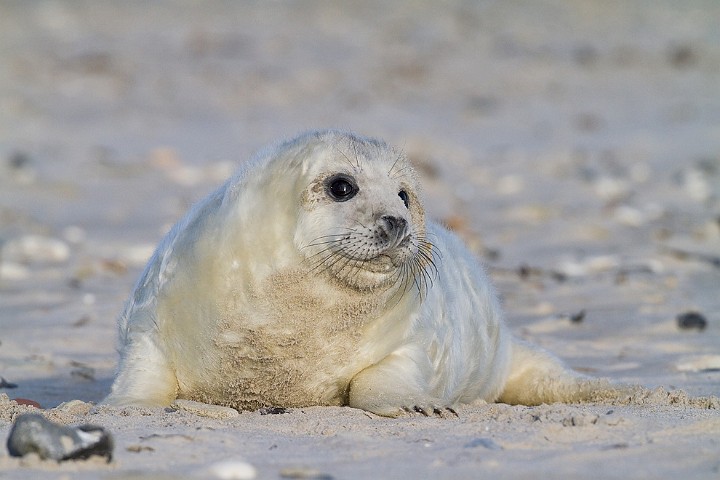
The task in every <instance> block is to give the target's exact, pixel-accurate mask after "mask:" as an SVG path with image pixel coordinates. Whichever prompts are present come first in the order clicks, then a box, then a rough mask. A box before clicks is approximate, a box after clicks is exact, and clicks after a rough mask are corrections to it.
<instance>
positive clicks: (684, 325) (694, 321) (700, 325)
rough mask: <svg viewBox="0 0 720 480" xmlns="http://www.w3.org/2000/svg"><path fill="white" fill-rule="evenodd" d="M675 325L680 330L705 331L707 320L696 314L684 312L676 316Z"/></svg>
mask: <svg viewBox="0 0 720 480" xmlns="http://www.w3.org/2000/svg"><path fill="white" fill-rule="evenodd" d="M677 324H678V327H679V328H680V329H681V330H701V331H702V330H705V327H707V320H706V319H705V316H704V315H702V314H700V313H698V312H686V313H683V314H680V315H678V316H677Z"/></svg>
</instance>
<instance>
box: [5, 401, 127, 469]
mask: <svg viewBox="0 0 720 480" xmlns="http://www.w3.org/2000/svg"><path fill="white" fill-rule="evenodd" d="M7 448H8V451H9V452H10V455H12V456H13V457H22V456H25V455H27V454H28V453H37V454H38V455H39V456H40V458H42V459H52V460H57V461H58V462H61V461H63V460H76V459H86V458H89V457H91V456H93V455H98V456H101V457H105V458H106V459H107V461H108V463H109V462H110V461H111V460H112V450H113V440H112V436H111V435H110V433H109V432H107V431H106V430H105V429H104V428H102V427H97V426H94V425H81V426H79V427H66V426H64V425H59V424H57V423H53V422H51V421H50V420H47V419H46V418H45V417H43V416H42V415H40V414H37V413H26V414H23V415H18V417H17V418H16V419H15V423H14V424H13V426H12V429H11V430H10V435H9V436H8V441H7Z"/></svg>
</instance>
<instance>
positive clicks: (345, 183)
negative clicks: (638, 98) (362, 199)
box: [326, 175, 360, 202]
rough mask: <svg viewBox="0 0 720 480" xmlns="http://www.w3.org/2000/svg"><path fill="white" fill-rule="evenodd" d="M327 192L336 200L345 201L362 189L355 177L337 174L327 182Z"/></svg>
mask: <svg viewBox="0 0 720 480" xmlns="http://www.w3.org/2000/svg"><path fill="white" fill-rule="evenodd" d="M326 190H327V193H328V195H329V196H330V198H332V199H333V200H335V201H336V202H345V201H347V200H350V199H351V198H352V197H354V196H355V195H356V194H357V193H358V191H359V190H360V189H359V188H358V186H357V184H356V183H355V179H354V178H352V177H350V176H348V175H336V176H334V177H332V178H330V180H328V182H327V187H326Z"/></svg>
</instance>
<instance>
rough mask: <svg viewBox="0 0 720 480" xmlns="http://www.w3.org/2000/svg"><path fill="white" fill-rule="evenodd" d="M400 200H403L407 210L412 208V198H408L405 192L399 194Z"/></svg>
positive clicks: (401, 191)
mask: <svg viewBox="0 0 720 480" xmlns="http://www.w3.org/2000/svg"><path fill="white" fill-rule="evenodd" d="M398 195H399V196H400V198H401V199H402V201H403V203H404V204H405V208H410V207H409V205H410V197H408V194H407V192H406V191H405V190H400V193H398Z"/></svg>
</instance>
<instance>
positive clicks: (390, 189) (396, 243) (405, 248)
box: [294, 131, 432, 290]
mask: <svg viewBox="0 0 720 480" xmlns="http://www.w3.org/2000/svg"><path fill="white" fill-rule="evenodd" d="M304 146H305V149H304V150H305V151H304V152H303V154H302V155H298V156H297V157H296V158H302V167H301V171H302V173H301V175H300V178H301V180H300V185H299V190H300V204H301V208H300V212H299V218H298V221H297V224H296V230H295V235H294V242H295V245H296V247H297V248H298V250H299V251H301V252H302V254H303V256H304V258H305V261H306V262H307V263H308V264H309V265H310V266H311V268H312V269H313V270H315V271H318V272H326V273H329V274H330V275H331V276H332V277H334V278H335V279H336V280H337V281H339V282H340V283H342V284H344V285H346V286H348V287H351V288H354V289H358V290H377V289H381V288H389V287H398V288H408V287H409V285H411V284H413V283H415V284H416V286H417V287H418V288H419V289H420V290H422V289H423V288H424V287H425V282H426V279H427V275H428V274H427V272H426V269H427V266H428V264H430V263H432V250H431V249H432V247H431V244H430V243H429V242H427V240H426V239H425V214H424V210H423V207H422V204H421V203H420V200H419V198H418V183H417V178H416V174H415V171H414V170H413V168H412V166H411V165H410V163H409V162H408V159H407V158H406V156H405V155H404V154H403V153H402V152H399V151H397V150H395V149H393V148H391V147H389V146H387V145H386V144H384V143H382V142H379V141H377V140H373V139H368V138H362V137H358V136H355V135H352V134H348V133H341V132H335V131H329V132H321V133H316V134H313V135H312V136H311V138H306V139H305V145H304Z"/></svg>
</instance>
